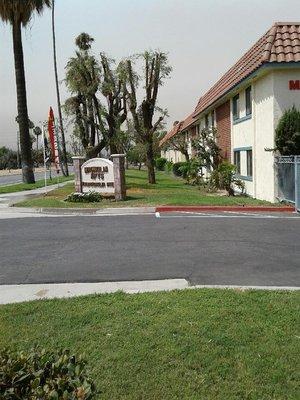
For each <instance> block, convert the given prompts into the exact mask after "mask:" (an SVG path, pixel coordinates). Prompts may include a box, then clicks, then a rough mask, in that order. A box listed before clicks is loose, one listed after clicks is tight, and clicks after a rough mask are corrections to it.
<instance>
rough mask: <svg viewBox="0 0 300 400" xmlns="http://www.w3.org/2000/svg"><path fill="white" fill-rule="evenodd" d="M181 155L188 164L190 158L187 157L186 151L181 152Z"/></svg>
mask: <svg viewBox="0 0 300 400" xmlns="http://www.w3.org/2000/svg"><path fill="white" fill-rule="evenodd" d="M183 155H184V157H185V161H186V162H189V161H190V156H189V153H188V151H184V152H183Z"/></svg>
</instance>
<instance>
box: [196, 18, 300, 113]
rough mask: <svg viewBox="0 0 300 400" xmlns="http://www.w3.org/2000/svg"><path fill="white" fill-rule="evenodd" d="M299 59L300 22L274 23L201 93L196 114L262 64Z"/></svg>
mask: <svg viewBox="0 0 300 400" xmlns="http://www.w3.org/2000/svg"><path fill="white" fill-rule="evenodd" d="M289 62H300V22H290V23H288V22H277V23H275V24H274V25H273V26H272V28H271V29H269V30H268V32H267V33H266V34H265V35H264V36H262V37H261V38H260V39H259V40H258V41H257V42H256V43H255V44H254V46H252V47H251V49H250V50H248V51H247V53H246V54H244V55H243V57H242V58H240V59H239V61H238V62H237V63H236V64H234V66H233V67H232V68H230V70H229V71H227V72H226V73H225V74H224V75H223V76H222V78H221V79H219V81H218V82H217V83H216V84H215V85H214V86H213V87H212V88H211V89H210V90H209V91H208V92H207V93H205V95H204V96H202V97H201V98H200V100H199V102H198V104H197V106H196V109H195V112H194V114H193V116H194V117H196V116H197V115H198V114H200V113H201V112H203V111H204V110H205V109H206V108H207V107H209V106H210V105H212V104H213V103H214V102H215V101H217V100H218V99H219V98H221V97H222V96H223V95H224V94H225V93H227V92H228V91H229V90H231V89H232V88H233V87H234V86H235V85H237V84H238V83H239V82H241V81H242V80H243V79H245V78H246V77H248V76H249V75H250V74H251V73H252V72H254V71H255V70H257V69H258V68H259V67H261V66H262V65H263V64H267V63H289Z"/></svg>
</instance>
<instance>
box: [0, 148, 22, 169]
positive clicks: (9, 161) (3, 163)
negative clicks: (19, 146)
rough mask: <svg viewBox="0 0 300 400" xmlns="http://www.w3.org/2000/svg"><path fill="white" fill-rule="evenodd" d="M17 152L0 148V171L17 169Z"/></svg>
mask: <svg viewBox="0 0 300 400" xmlns="http://www.w3.org/2000/svg"><path fill="white" fill-rule="evenodd" d="M17 160H18V156H17V152H16V151H14V150H11V149H8V148H7V147H0V169H14V168H18V161H17Z"/></svg>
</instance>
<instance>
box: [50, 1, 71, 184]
mask: <svg viewBox="0 0 300 400" xmlns="http://www.w3.org/2000/svg"><path fill="white" fill-rule="evenodd" d="M54 11H55V0H52V43H53V61H54V74H55V85H56V98H57V108H58V118H59V125H60V132H61V144H62V164H63V174H64V175H65V176H68V175H69V171H68V162H67V150H66V139H65V130H64V125H63V119H62V112H61V101H60V93H59V83H58V72H57V60H56V38H55V12H54Z"/></svg>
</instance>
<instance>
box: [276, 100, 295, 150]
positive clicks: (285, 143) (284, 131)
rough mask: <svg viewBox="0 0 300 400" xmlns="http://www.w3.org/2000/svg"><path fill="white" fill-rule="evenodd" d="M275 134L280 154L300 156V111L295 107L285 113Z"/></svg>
mask: <svg viewBox="0 0 300 400" xmlns="http://www.w3.org/2000/svg"><path fill="white" fill-rule="evenodd" d="M275 134H276V135H275V143H276V149H277V150H278V151H279V152H280V154H282V155H299V154H300V111H298V110H297V109H296V108H295V106H294V107H292V108H291V109H289V110H287V111H285V112H284V114H283V115H282V117H281V118H280V120H279V122H278V125H277V128H276V131H275Z"/></svg>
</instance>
